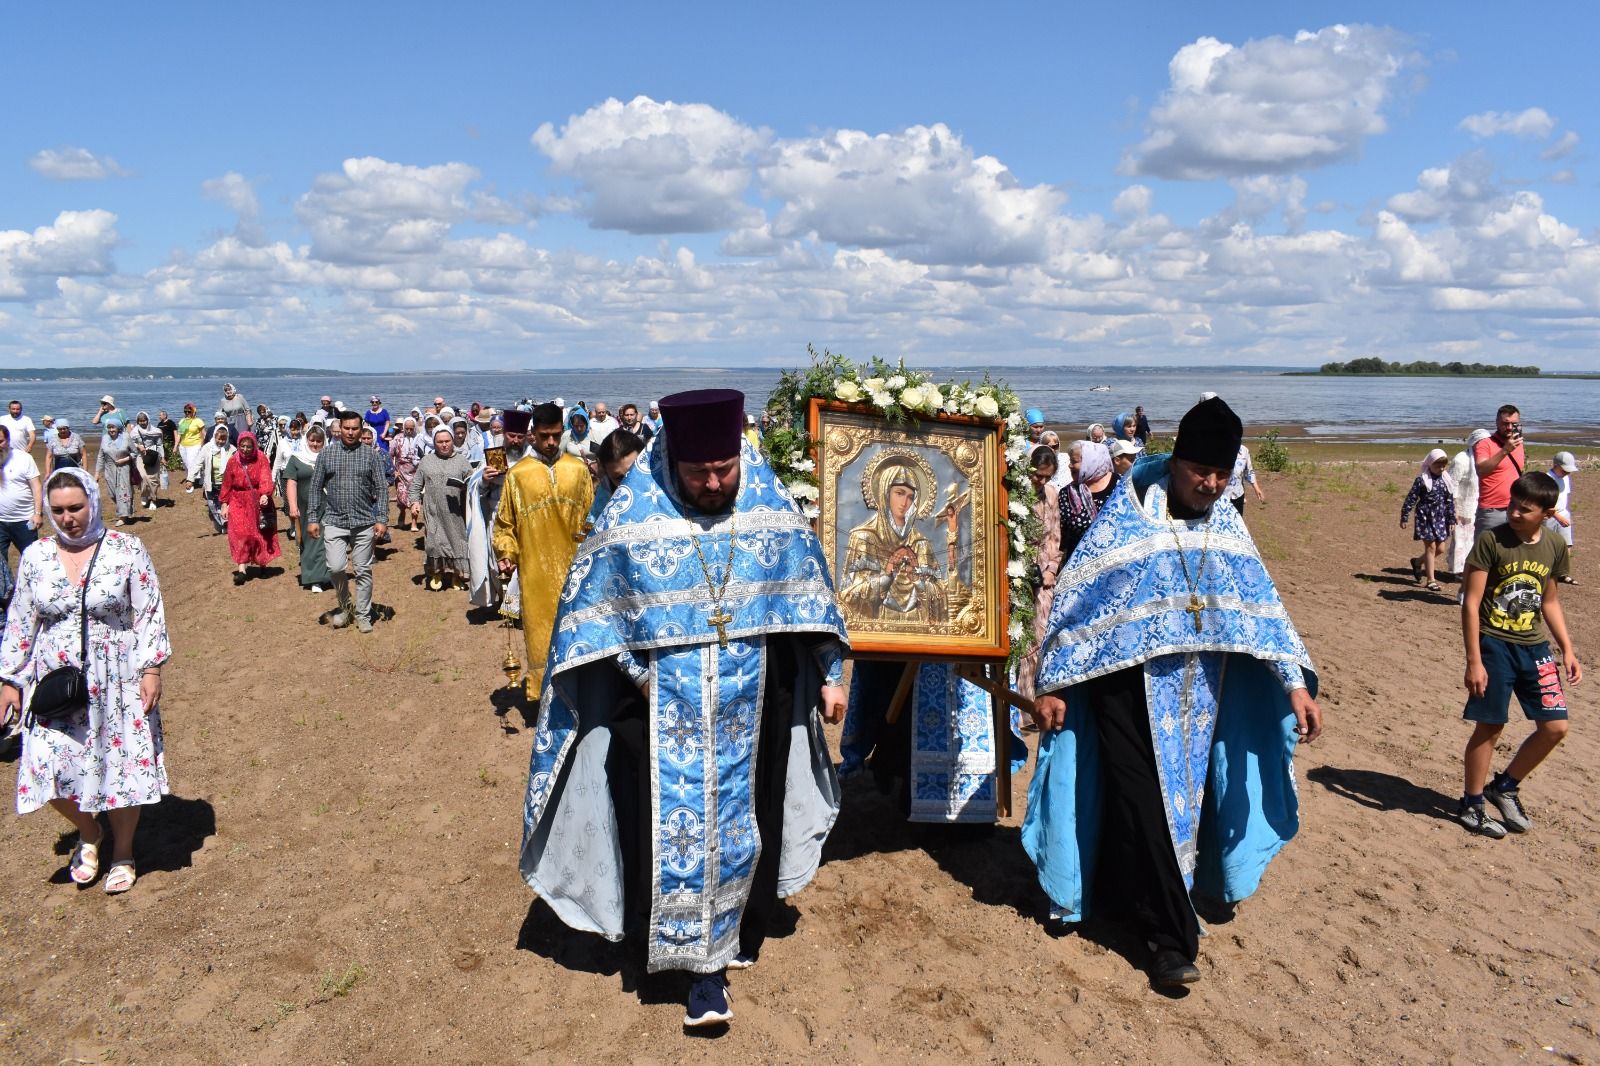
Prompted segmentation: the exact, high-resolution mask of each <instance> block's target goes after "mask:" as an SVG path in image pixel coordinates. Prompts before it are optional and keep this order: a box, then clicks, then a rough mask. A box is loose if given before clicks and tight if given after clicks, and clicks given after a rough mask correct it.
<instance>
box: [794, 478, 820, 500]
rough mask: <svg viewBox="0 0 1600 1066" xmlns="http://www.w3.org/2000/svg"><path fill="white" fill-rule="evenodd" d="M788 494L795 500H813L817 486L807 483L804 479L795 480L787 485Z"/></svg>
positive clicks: (815, 496)
mask: <svg viewBox="0 0 1600 1066" xmlns="http://www.w3.org/2000/svg"><path fill="white" fill-rule="evenodd" d="M789 495H791V496H793V497H794V498H795V499H797V500H814V499H816V498H817V487H816V486H815V485H807V484H806V483H805V482H804V481H796V482H795V483H794V484H792V485H790V486H789Z"/></svg>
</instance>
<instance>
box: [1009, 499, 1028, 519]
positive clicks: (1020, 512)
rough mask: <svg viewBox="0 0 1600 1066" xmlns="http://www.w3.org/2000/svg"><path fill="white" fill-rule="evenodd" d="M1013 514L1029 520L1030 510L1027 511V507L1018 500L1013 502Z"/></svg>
mask: <svg viewBox="0 0 1600 1066" xmlns="http://www.w3.org/2000/svg"><path fill="white" fill-rule="evenodd" d="M1011 513H1012V514H1014V515H1016V516H1017V517H1018V518H1027V517H1028V509H1027V507H1025V506H1023V505H1022V504H1020V503H1018V502H1017V501H1016V500H1012V501H1011Z"/></svg>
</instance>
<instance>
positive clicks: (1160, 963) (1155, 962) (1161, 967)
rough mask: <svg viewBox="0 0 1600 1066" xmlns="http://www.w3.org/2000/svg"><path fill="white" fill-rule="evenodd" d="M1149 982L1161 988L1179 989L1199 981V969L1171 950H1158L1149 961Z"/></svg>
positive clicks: (1180, 954)
mask: <svg viewBox="0 0 1600 1066" xmlns="http://www.w3.org/2000/svg"><path fill="white" fill-rule="evenodd" d="M1150 980H1152V981H1154V982H1155V983H1156V985H1157V986H1158V987H1161V988H1181V987H1182V986H1184V985H1192V984H1194V983H1195V982H1196V981H1198V980H1200V967H1198V966H1196V965H1195V964H1194V963H1192V962H1190V961H1189V960H1188V959H1187V958H1185V957H1184V954H1183V952H1181V951H1174V950H1173V949H1172V948H1158V949H1157V950H1156V953H1155V955H1154V956H1153V957H1152V958H1151V959H1150Z"/></svg>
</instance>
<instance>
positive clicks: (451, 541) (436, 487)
mask: <svg viewBox="0 0 1600 1066" xmlns="http://www.w3.org/2000/svg"><path fill="white" fill-rule="evenodd" d="M471 476H472V467H471V464H470V463H468V462H467V456H466V453H465V452H461V451H457V450H456V444H455V435H454V434H453V433H452V432H451V431H450V427H449V426H440V427H439V428H438V429H437V430H435V431H434V434H433V451H432V452H431V453H430V454H428V455H427V456H425V457H423V460H422V462H421V463H419V464H417V479H416V481H414V482H413V483H412V491H413V495H414V497H417V498H420V502H417V500H415V499H414V500H413V502H412V504H411V516H412V519H413V520H415V519H416V518H417V517H419V516H423V515H425V516H426V519H427V522H426V525H425V527H424V528H425V534H424V548H425V551H426V561H425V562H424V564H423V565H424V567H425V572H426V574H427V585H428V587H429V588H430V589H433V590H434V591H435V592H437V591H438V590H439V589H442V588H444V587H445V586H446V585H449V584H452V583H454V584H459V585H460V586H461V587H462V588H465V587H466V583H467V511H466V494H467V478H469V477H471Z"/></svg>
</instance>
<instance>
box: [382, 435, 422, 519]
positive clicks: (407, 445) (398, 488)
mask: <svg viewBox="0 0 1600 1066" xmlns="http://www.w3.org/2000/svg"><path fill="white" fill-rule="evenodd" d="M422 440H423V438H422V434H421V433H419V432H417V420H416V419H415V418H408V419H406V420H405V424H404V428H403V429H402V430H401V432H399V433H397V434H396V435H395V438H394V442H393V443H392V444H390V445H389V458H390V459H391V460H392V461H393V462H394V493H395V499H396V500H397V501H398V502H399V504H400V520H401V522H402V523H403V524H402V525H401V526H400V528H401V529H403V530H406V531H408V532H409V531H410V530H411V529H413V528H414V525H413V523H412V519H411V505H412V503H414V502H415V501H414V500H412V498H411V482H412V479H414V478H415V477H416V476H417V464H418V463H419V462H421V461H422V456H423V447H422Z"/></svg>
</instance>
